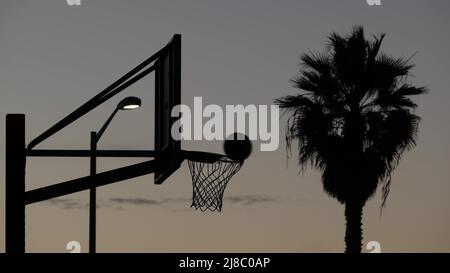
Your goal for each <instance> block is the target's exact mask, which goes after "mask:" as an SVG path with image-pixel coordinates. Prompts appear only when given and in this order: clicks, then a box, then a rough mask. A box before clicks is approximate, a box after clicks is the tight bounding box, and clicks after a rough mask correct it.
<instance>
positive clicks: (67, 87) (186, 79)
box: [0, 0, 450, 252]
mask: <svg viewBox="0 0 450 273" xmlns="http://www.w3.org/2000/svg"><path fill="white" fill-rule="evenodd" d="M81 1H82V4H81V6H68V5H67V4H66V1H65V0H44V1H31V0H28V1H25V0H15V1H7V0H0V113H1V115H0V116H1V118H2V120H3V121H2V125H1V126H0V131H1V132H0V143H1V145H0V234H2V235H1V236H0V251H1V252H2V251H4V232H5V226H4V172H5V170H4V166H5V162H4V154H5V147H4V142H5V140H4V135H5V132H4V117H5V115H6V114H7V113H24V114H26V126H27V127H26V141H27V143H28V142H29V141H31V140H32V139H34V138H35V137H36V136H38V135H39V134H40V133H42V132H43V131H45V130H46V129H48V128H49V127H50V126H52V125H53V124H54V123H56V122H57V121H59V120H60V119H61V118H63V117H64V116H66V115H67V114H69V113H70V112H72V111H73V110H75V109H76V108H77V107H78V106H80V105H81V104H82V103H84V102H85V101H87V100H88V99H90V98H91V97H93V96H94V95H96V94H97V93H98V92H100V91H101V90H102V89H103V88H105V87H106V86H107V85H108V84H110V83H112V82H113V81H115V80H116V79H117V78H119V77H120V76H122V75H123V74H124V73H126V72H127V71H128V70H130V69H131V68H133V67H134V66H136V65H137V64H139V63H140V62H141V61H143V60H144V59H146V58H147V57H149V56H150V55H152V54H153V53H154V52H156V51H157V50H158V49H160V48H161V47H162V46H164V45H165V44H166V43H167V42H168V41H169V40H170V39H171V37H172V35H173V34H175V33H179V34H181V35H182V39H183V40H182V103H184V104H187V105H192V104H193V98H194V96H201V97H203V103H204V104H218V105H226V104H245V105H246V104H256V105H261V104H264V105H269V104H272V103H273V100H274V99H276V98H279V97H282V96H285V95H289V94H296V93H297V92H298V90H296V89H295V88H293V87H292V84H291V82H290V80H291V79H292V78H294V77H295V76H296V75H298V71H299V68H300V67H299V63H300V61H299V59H298V56H300V54H302V53H304V52H308V51H312V52H321V51H323V50H325V47H326V37H327V35H329V34H330V33H331V32H332V31H336V32H339V33H348V32H350V31H351V29H352V27H353V26H354V25H362V26H364V28H365V31H366V34H367V36H368V37H370V35H371V34H379V33H383V32H385V33H387V37H386V39H385V40H384V44H383V48H382V50H383V51H384V52H386V53H388V54H390V55H393V56H397V57H400V56H402V57H405V58H408V57H410V56H413V55H414V56H413V58H412V59H411V62H412V63H414V64H416V67H415V68H414V69H413V71H412V72H413V75H412V76H411V77H410V82H411V83H413V84H416V85H418V86H427V87H428V89H429V90H430V93H429V94H427V95H424V96H421V97H419V98H417V100H416V102H417V103H418V105H419V107H418V109H417V112H416V114H418V115H419V116H421V117H422V122H421V124H420V128H419V129H420V131H419V137H418V143H417V147H416V148H415V149H414V150H413V151H411V152H407V153H405V154H404V157H403V159H402V161H401V164H400V166H399V168H398V169H397V170H396V171H395V173H394V175H393V177H392V179H393V181H392V188H391V192H390V195H389V199H388V201H387V205H386V208H385V209H384V211H383V214H382V216H381V217H380V204H381V196H380V194H379V193H378V194H377V195H376V196H375V197H374V198H373V199H371V200H370V201H369V202H368V203H367V205H366V207H365V211H364V212H365V214H364V240H363V242H364V245H365V244H366V243H367V242H369V241H378V242H380V244H381V248H382V251H383V252H450V198H449V196H450V166H449V162H450V142H449V139H450V126H449V121H448V119H449V117H450V107H449V105H450V75H449V73H450V51H449V49H450V35H449V27H450V19H449V17H448V13H449V12H450V2H449V1H446V0H430V1H422V0H420V1H419V0H396V1H387V0H382V5H381V6H368V5H367V4H366V1H365V0H358V1H355V0H340V1H331V0H283V1H272V0H246V1H238V0H227V1H223V0H221V1H219V0H189V1H187V0H178V1H175V0H171V1H167V0H151V1H148V0H131V1H121V0H81ZM153 82H154V78H153V75H151V76H148V77H147V78H145V79H143V80H142V81H140V82H138V83H136V84H135V85H133V86H132V87H130V88H129V89H127V91H126V92H123V93H121V94H120V95H118V96H116V97H114V98H113V99H111V100H110V101H108V102H107V103H105V104H103V105H102V106H101V107H99V108H97V109H95V110H94V111H92V112H91V113H89V114H88V115H86V116H85V117H83V118H82V119H80V120H79V121H77V122H76V123H74V124H72V125H71V126H70V127H68V128H66V129H65V130H63V131H61V132H60V133H58V134H56V135H55V136H53V137H52V138H50V139H48V140H46V141H45V142H43V143H42V144H40V145H39V146H38V147H37V148H55V149H60V148H64V149H88V148H89V132H90V131H92V130H98V129H99V128H100V126H101V125H102V124H103V122H104V121H105V120H106V118H107V117H108V115H109V114H110V113H111V111H112V110H113V109H114V107H115V105H116V104H117V103H118V102H119V101H120V100H121V99H122V98H123V97H125V96H131V95H133V96H138V97H140V98H141V99H142V108H141V109H139V110H137V111H127V112H123V113H119V114H118V115H117V116H116V118H115V119H114V120H113V122H112V123H111V124H110V126H109V128H108V130H107V131H106V133H105V135H104V136H103V137H102V139H101V141H100V143H99V149H153V137H154V135H153V134H154V130H153V124H154V120H153V119H154V107H153V105H154V83H153ZM285 125H286V119H285V118H283V119H282V120H281V125H280V139H281V142H280V147H279V149H278V150H277V151H274V152H261V151H259V149H254V153H253V154H252V156H251V157H250V158H249V159H248V160H247V162H246V163H245V165H244V167H243V168H242V170H241V171H240V172H239V173H238V174H237V175H236V176H235V177H234V179H232V180H231V182H230V183H229V185H228V188H227V189H226V191H225V198H224V206H223V211H222V212H221V213H217V212H215V213H211V212H209V213H202V212H200V211H195V210H194V209H192V208H190V204H191V200H190V198H191V194H192V186H191V178H190V175H189V170H188V167H187V163H186V162H185V163H183V165H182V167H181V168H180V169H179V170H178V171H177V172H176V173H175V174H174V175H173V176H171V177H170V178H169V179H168V180H167V181H166V183H164V184H163V185H154V184H153V176H152V175H146V176H143V177H140V178H136V179H132V180H127V181H123V182H120V183H116V184H113V185H109V186H105V187H101V188H99V189H98V190H97V195H98V206H99V208H98V212H97V217H98V218H97V230H98V233H97V251H98V252H342V251H343V250H344V247H345V246H344V231H345V222H344V208H343V206H342V205H340V204H339V203H338V202H337V201H336V200H334V199H332V198H330V197H328V196H327V195H326V193H325V192H324V191H323V189H322V185H321V181H320V173H319V172H318V171H316V170H312V169H307V170H306V171H305V172H304V173H303V174H299V169H298V166H297V164H296V158H295V153H296V150H293V155H294V157H293V158H291V159H290V160H287V159H286V150H285V142H284V129H285ZM253 144H254V147H258V146H259V143H258V142H257V141H255V142H254V143H253ZM183 148H185V149H193V150H201V151H210V152H222V150H221V149H222V143H221V142H219V141H214V142H206V141H185V142H183ZM139 161H140V160H134V159H133V160H132V159H99V161H98V171H104V170H109V169H113V168H116V167H120V166H126V165H129V164H132V163H136V162H139ZM88 173H89V159H61V158H56V159H52V158H45V159H43V158H32V159H28V161H27V176H26V179H27V181H26V183H27V189H28V190H29V189H35V188H38V187H42V186H45V185H51V184H54V183H57V182H62V181H65V180H69V179H72V178H76V177H81V176H86V175H87V174H88ZM87 202H88V192H87V191H85V192H80V193H77V194H72V195H68V196H64V197H61V198H57V199H53V200H50V201H45V202H41V203H37V204H33V205H30V206H28V207H27V210H26V213H27V218H26V220H27V222H26V235H27V237H26V243H27V244H26V248H27V251H28V252H67V250H66V244H67V242H69V241H79V242H80V243H81V246H82V251H87V250H88V203H87Z"/></svg>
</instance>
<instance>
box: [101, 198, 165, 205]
mask: <svg viewBox="0 0 450 273" xmlns="http://www.w3.org/2000/svg"><path fill="white" fill-rule="evenodd" d="M109 201H110V202H113V203H118V204H132V205H160V204H163V203H165V200H161V201H158V200H154V199H146V198H120V197H115V198H109Z"/></svg>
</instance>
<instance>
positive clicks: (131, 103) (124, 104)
mask: <svg viewBox="0 0 450 273" xmlns="http://www.w3.org/2000/svg"><path fill="white" fill-rule="evenodd" d="M139 107H141V99H139V98H138V97H126V98H124V99H123V100H122V101H120V102H119V103H118V104H117V107H116V108H115V109H114V111H113V112H112V113H111V115H110V116H109V118H108V119H107V120H106V122H105V124H103V126H102V127H101V128H100V130H99V131H98V132H95V131H92V132H91V138H90V142H91V149H90V150H91V156H90V175H91V176H95V174H96V173H97V158H96V152H97V144H98V142H99V140H100V138H101V137H102V135H103V133H104V132H105V130H106V128H107V127H108V125H109V124H110V123H111V121H112V119H113V118H114V116H115V115H116V114H117V112H118V111H119V110H134V109H137V108H139ZM96 199H97V189H96V187H95V186H92V187H91V188H90V189H89V253H95V252H96V219H97V200H96Z"/></svg>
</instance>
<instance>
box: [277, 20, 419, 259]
mask: <svg viewBox="0 0 450 273" xmlns="http://www.w3.org/2000/svg"><path fill="white" fill-rule="evenodd" d="M384 37H385V34H382V35H379V36H374V37H373V39H372V40H366V39H365V36H364V30H363V27H361V26H358V27H355V28H354V29H353V31H352V33H351V34H350V35H349V36H341V35H338V34H336V33H332V34H331V35H330V36H329V37H328V47H327V51H326V53H324V54H314V53H307V54H303V55H302V56H301V57H300V58H301V61H302V66H303V69H302V70H301V74H300V76H299V77H298V78H296V79H295V80H293V82H294V84H295V87H297V88H299V89H301V90H303V92H302V94H299V95H296V96H286V97H282V98H280V99H277V100H276V103H277V104H278V105H279V106H280V107H281V108H282V109H284V110H286V111H287V112H289V113H290V114H291V116H290V118H289V119H288V126H287V134H286V140H287V148H288V150H290V147H291V144H292V141H298V161H299V165H300V166H301V169H302V170H303V169H304V168H305V167H306V166H308V165H311V166H312V167H314V168H317V169H319V170H320V171H321V174H322V183H323V187H324V190H325V191H326V192H327V193H328V194H329V195H330V196H332V197H334V198H336V199H337V200H338V201H339V202H340V203H342V204H345V218H346V234H345V243H346V252H350V253H354V252H357V253H360V252H361V242H362V212H363V207H364V205H365V203H366V201H367V200H368V199H369V198H370V197H371V196H373V195H374V193H375V192H376V189H377V186H378V185H379V184H381V185H382V206H381V208H383V207H384V205H385V202H386V198H387V196H388V194H389V189H390V185H391V173H392V172H393V170H394V169H395V168H396V166H397V165H398V164H399V160H400V158H401V156H402V153H403V152H404V151H405V150H409V149H411V148H413V147H414V146H415V144H416V141H415V140H416V136H417V127H418V123H419V120H420V118H419V117H418V116H417V115H415V114H414V109H415V108H416V107H417V105H416V104H415V103H414V102H413V101H412V100H411V98H410V96H413V95H420V94H423V93H425V92H426V91H427V90H426V88H425V87H415V86H412V85H410V84H408V83H407V76H408V75H409V72H410V70H411V68H412V67H413V65H411V64H409V59H403V58H394V57H391V56H388V55H386V54H384V53H381V52H380V47H381V44H382V42H383V39H384Z"/></svg>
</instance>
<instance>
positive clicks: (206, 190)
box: [188, 156, 243, 211]
mask: <svg viewBox="0 0 450 273" xmlns="http://www.w3.org/2000/svg"><path fill="white" fill-rule="evenodd" d="M188 164H189V171H190V173H191V176H192V187H193V188H192V205H191V207H194V208H195V209H200V210H201V211H206V210H210V211H221V210H222V201H223V193H224V191H225V188H226V186H227V184H228V181H230V179H231V177H232V176H233V175H235V174H236V173H237V172H238V171H239V169H240V168H241V166H242V164H243V162H238V161H234V160H232V159H230V158H228V157H226V156H224V157H222V158H220V159H219V160H217V161H215V162H213V163H206V162H202V161H196V160H188Z"/></svg>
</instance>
